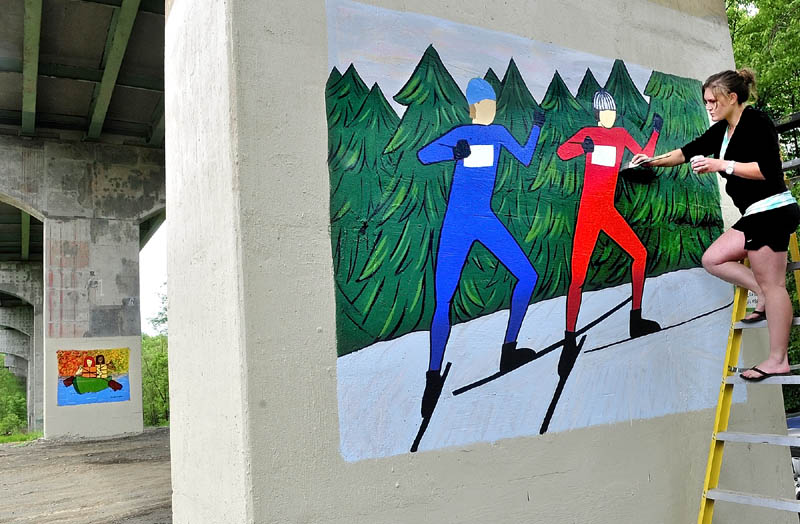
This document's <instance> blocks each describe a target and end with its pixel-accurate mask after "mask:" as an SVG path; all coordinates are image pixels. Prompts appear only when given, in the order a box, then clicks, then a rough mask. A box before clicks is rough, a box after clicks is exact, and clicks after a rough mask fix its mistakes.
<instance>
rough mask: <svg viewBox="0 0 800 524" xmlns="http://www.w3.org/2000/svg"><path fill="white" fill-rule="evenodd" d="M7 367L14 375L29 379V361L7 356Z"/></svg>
mask: <svg viewBox="0 0 800 524" xmlns="http://www.w3.org/2000/svg"><path fill="white" fill-rule="evenodd" d="M4 360H5V367H7V368H8V370H9V371H11V372H12V373H13V374H14V375H16V376H18V377H20V378H27V376H28V361H27V360H26V359H24V358H22V357H18V356H16V355H10V354H7V355H6V356H5V359H4Z"/></svg>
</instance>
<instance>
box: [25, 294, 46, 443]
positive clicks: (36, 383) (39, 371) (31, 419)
mask: <svg viewBox="0 0 800 524" xmlns="http://www.w3.org/2000/svg"><path fill="white" fill-rule="evenodd" d="M28 364H29V366H30V367H29V369H30V370H31V373H29V378H28V428H29V429H30V430H31V431H43V430H44V325H43V324H42V305H41V303H39V304H37V305H36V306H35V307H34V308H33V333H32V335H31V358H30V360H29V361H28Z"/></svg>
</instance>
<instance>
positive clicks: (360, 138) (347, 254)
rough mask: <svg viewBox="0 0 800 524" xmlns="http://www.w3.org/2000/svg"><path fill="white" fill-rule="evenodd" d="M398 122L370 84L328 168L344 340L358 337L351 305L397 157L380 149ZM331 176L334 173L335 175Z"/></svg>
mask: <svg viewBox="0 0 800 524" xmlns="http://www.w3.org/2000/svg"><path fill="white" fill-rule="evenodd" d="M399 122H400V118H399V117H398V116H397V114H396V113H395V112H394V110H393V109H392V107H391V106H390V105H389V103H388V102H387V101H386V98H385V97H384V96H383V93H382V92H381V89H380V87H378V84H377V83H376V84H374V85H373V86H372V89H371V90H370V92H369V95H367V97H366V98H365V99H364V103H363V104H362V105H361V108H359V110H358V112H357V113H356V114H355V116H353V118H352V119H351V120H350V124H349V125H348V126H347V131H348V134H349V136H350V139H349V141H348V143H347V145H346V146H345V148H344V150H345V151H347V154H345V155H341V156H339V157H337V159H335V161H334V162H333V163H332V164H331V165H330V166H329V169H330V172H331V179H332V180H334V179H337V180H338V181H339V183H338V185H336V186H333V185H332V186H331V215H332V218H331V248H332V252H333V269H334V277H335V281H336V306H337V315H336V319H337V330H338V332H339V333H340V334H342V335H343V336H344V338H348V339H349V338H353V335H352V333H360V332H361V329H360V327H359V326H360V325H361V324H362V323H363V314H362V313H361V311H360V310H359V309H358V307H356V306H355V304H356V302H357V301H358V300H359V299H361V298H362V293H363V292H364V290H365V289H366V287H367V282H365V281H362V280H359V276H360V272H361V270H362V269H363V267H364V266H365V264H366V262H367V260H368V258H369V256H370V253H371V250H372V249H373V248H374V247H375V236H376V226H377V222H376V221H375V220H374V215H375V213H376V209H377V208H378V205H379V204H380V202H381V197H382V195H383V192H384V190H385V189H386V185H387V184H388V182H389V180H390V179H391V177H392V175H393V173H394V167H395V161H396V155H393V154H386V155H385V154H383V148H384V147H385V146H386V144H387V143H388V142H389V140H390V139H391V137H392V135H393V134H394V132H395V131H396V129H397V126H398V124H399ZM334 173H335V175H334Z"/></svg>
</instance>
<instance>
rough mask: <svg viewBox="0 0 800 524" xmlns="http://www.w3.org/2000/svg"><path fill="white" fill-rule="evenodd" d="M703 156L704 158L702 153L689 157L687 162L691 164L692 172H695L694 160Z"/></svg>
mask: <svg viewBox="0 0 800 524" xmlns="http://www.w3.org/2000/svg"><path fill="white" fill-rule="evenodd" d="M703 158H705V157H704V156H703V155H695V156H693V157H692V158H690V159H689V163H690V164H691V165H692V172H693V173H695V174H697V170H695V168H694V162H695V160H700V159H703Z"/></svg>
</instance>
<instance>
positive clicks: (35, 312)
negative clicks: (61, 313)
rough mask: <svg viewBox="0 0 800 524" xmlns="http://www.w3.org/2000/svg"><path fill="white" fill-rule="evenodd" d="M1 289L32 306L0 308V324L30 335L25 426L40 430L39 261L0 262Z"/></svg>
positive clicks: (41, 401)
mask: <svg viewBox="0 0 800 524" xmlns="http://www.w3.org/2000/svg"><path fill="white" fill-rule="evenodd" d="M0 290H2V291H4V292H6V293H10V294H12V295H14V296H17V297H19V298H21V299H23V300H25V301H27V302H28V303H29V304H31V305H32V306H25V307H15V308H0V325H3V324H5V325H8V326H10V327H12V328H15V329H17V330H19V331H20V332H22V333H25V334H26V335H28V336H29V337H30V341H29V347H30V351H29V358H28V359H27V375H28V382H27V384H28V386H27V400H28V429H29V430H31V431H41V430H42V429H43V424H44V414H43V409H44V408H43V399H44V391H43V388H44V349H43V347H44V346H43V341H44V333H43V331H42V330H43V328H42V296H43V292H42V264H41V263H39V262H33V263H21V262H4V263H0Z"/></svg>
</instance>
